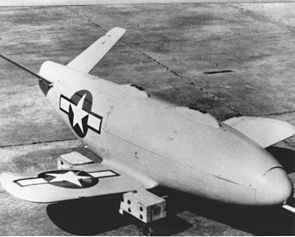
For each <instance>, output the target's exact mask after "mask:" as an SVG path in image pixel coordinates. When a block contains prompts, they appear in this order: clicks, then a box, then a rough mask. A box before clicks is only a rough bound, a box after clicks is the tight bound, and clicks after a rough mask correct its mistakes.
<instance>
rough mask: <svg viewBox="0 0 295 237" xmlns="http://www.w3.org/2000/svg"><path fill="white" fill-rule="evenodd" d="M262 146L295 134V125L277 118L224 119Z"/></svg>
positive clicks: (267, 145) (226, 122)
mask: <svg viewBox="0 0 295 237" xmlns="http://www.w3.org/2000/svg"><path fill="white" fill-rule="evenodd" d="M223 122H224V123H225V124H227V125H229V126H231V127H232V128H234V129H236V130H238V131H239V132H241V133H243V134H244V135H246V136H247V137H249V138H251V139H252V140H254V141H255V142H256V143H258V144H259V145H261V146H262V147H264V148H265V147H269V146H271V145H274V144H276V143H278V142H280V141H283V140H285V139H287V138H289V137H291V136H293V135H294V133H295V129H294V127H293V125H291V124H289V123H287V122H283V121H279V120H276V119H269V118H259V117H233V118H230V119H228V120H225V121H223Z"/></svg>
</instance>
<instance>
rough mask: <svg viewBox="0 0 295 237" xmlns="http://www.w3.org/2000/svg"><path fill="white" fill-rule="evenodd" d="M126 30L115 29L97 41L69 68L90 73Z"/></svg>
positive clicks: (75, 59)
mask: <svg viewBox="0 0 295 237" xmlns="http://www.w3.org/2000/svg"><path fill="white" fill-rule="evenodd" d="M125 31H126V30H125V29H123V28H119V27H115V28H113V29H111V30H110V31H108V32H107V33H106V34H105V35H104V36H102V37H101V38H99V39H98V40H97V41H95V42H94V43H93V44H92V45H90V46H89V47H88V48H87V49H85V50H84V51H83V52H82V53H81V54H79V55H78V56H77V57H76V58H74V59H73V60H72V61H71V62H70V63H69V64H68V65H67V66H68V67H69V68H71V69H74V70H76V71H80V72H84V73H88V72H90V71H91V70H92V68H93V67H94V66H95V65H96V64H97V63H98V62H99V61H100V60H101V59H102V58H103V57H104V56H105V55H106V53H107V52H108V51H109V50H110V49H111V48H112V47H113V46H114V45H115V43H116V42H117V41H118V40H119V39H120V38H121V37H122V36H123V34H124V33H125Z"/></svg>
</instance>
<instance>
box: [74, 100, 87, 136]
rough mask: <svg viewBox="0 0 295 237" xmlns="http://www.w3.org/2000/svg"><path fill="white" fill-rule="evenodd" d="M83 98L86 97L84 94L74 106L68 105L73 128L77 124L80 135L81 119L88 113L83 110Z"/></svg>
mask: <svg viewBox="0 0 295 237" xmlns="http://www.w3.org/2000/svg"><path fill="white" fill-rule="evenodd" d="M85 97H86V94H84V95H83V97H82V98H81V99H80V100H79V102H78V104H77V105H74V104H71V105H70V106H71V108H72V110H73V127H75V126H76V124H78V126H79V127H80V129H81V131H82V133H84V129H83V124H82V119H83V118H85V117H86V116H87V115H88V113H87V112H85V111H84V110H83V104H84V100H85Z"/></svg>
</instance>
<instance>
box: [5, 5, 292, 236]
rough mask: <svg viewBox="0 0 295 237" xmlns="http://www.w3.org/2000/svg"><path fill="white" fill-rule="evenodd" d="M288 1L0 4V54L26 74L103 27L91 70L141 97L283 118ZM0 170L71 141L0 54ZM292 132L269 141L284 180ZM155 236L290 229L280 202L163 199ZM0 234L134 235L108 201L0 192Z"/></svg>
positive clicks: (27, 169)
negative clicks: (164, 214) (108, 41)
mask: <svg viewBox="0 0 295 237" xmlns="http://www.w3.org/2000/svg"><path fill="white" fill-rule="evenodd" d="M294 11H295V4H283V3H281V4H233V5H231V4H173V5H167V4H163V5H161V4H157V5H126V6H122V5H121V6H119V5H109V6H102V5H99V6H83V7H81V6H79V7H78V6H60V7H34V8H25V7H17V8H11V7H2V8H0V22H1V25H0V49H1V53H3V54H5V55H7V56H9V57H11V58H12V59H14V60H16V61H18V62H20V63H22V64H23V65H25V66H27V67H29V68H31V69H32V70H34V71H36V72H37V71H38V69H39V67H40V65H41V63H42V62H43V61H45V60H47V59H50V60H54V61H56V62H59V63H67V62H69V61H70V60H71V59H72V58H73V57H75V56H76V55H77V54H78V53H79V52H80V51H82V50H83V49H84V48H86V47H87V46H88V45H89V44H91V43H92V42H93V41H95V40H96V39H97V38H98V37H100V36H101V35H103V34H104V32H105V31H106V30H109V29H110V28H112V27H114V26H120V27H124V28H126V29H127V33H126V34H125V35H124V37H123V38H122V41H121V42H120V43H119V44H117V45H116V46H115V47H114V48H113V49H112V51H111V52H110V53H109V54H108V55H107V56H106V57H105V58H104V59H103V60H102V61H101V62H100V64H99V65H97V66H96V68H95V69H94V71H93V72H92V73H93V74H95V75H99V76H100V77H102V78H105V79H107V80H110V81H114V82H117V83H120V84H126V83H136V84H138V85H140V86H142V87H144V88H145V89H146V90H147V91H148V92H150V93H151V94H152V96H155V97H158V98H161V99H163V100H167V101H170V102H172V103H175V104H177V105H183V106H195V107H197V108H200V109H203V110H207V111H209V112H210V113H212V114H213V115H215V116H216V117H217V118H219V119H220V120H223V119H225V118H228V117H231V116H234V115H235V114H237V113H238V112H240V113H242V114H244V115H255V116H265V117H274V118H277V119H281V120H285V121H289V122H290V123H292V124H293V125H295V99H294V98H295V96H294V95H295V82H294V75H295V73H294V72H295V69H294V65H295V46H294V45H295V31H294V26H295V15H294ZM0 85H1V86H0V101H1V103H0V114H1V116H0V172H3V171H12V172H17V173H31V172H33V171H41V170H47V169H54V168H55V167H56V157H57V156H58V155H59V154H63V153H65V152H69V151H71V150H75V149H80V150H81V149H83V148H82V145H81V144H80V143H79V142H78V141H77V140H75V139H74V136H73V135H72V133H71V132H70V130H69V129H68V128H67V127H66V126H65V124H64V123H63V122H62V121H61V120H60V119H59V118H58V117H57V116H56V114H55V112H54V111H53V109H52V108H51V107H50V105H49V103H48V102H47V101H46V99H45V98H44V97H43V95H42V93H41V91H40V90H39V88H38V86H37V82H36V80H35V79H34V78H32V77H31V76H30V75H28V74H27V73H25V72H23V71H21V70H19V69H18V68H16V67H15V66H13V65H11V64H9V63H7V62H4V61H3V60H0ZM294 149H295V138H291V139H288V140H287V141H285V142H281V143H280V144H278V145H277V146H276V147H272V148H270V152H272V154H274V155H275V156H276V157H277V158H278V159H279V161H280V162H281V163H282V164H283V165H284V166H285V168H286V170H287V171H288V173H289V175H290V178H291V179H292V181H293V183H295V161H294V158H295V153H294V151H293V150H294ZM171 196H172V198H171V201H170V203H169V207H170V209H171V212H170V216H169V218H168V220H166V221H165V222H163V223H158V224H157V225H156V226H155V228H156V230H157V231H158V234H173V235H178V234H179V235H247V234H254V235H258V234H262V235H269V234H271V235H280V234H289V235H294V234H295V226H294V215H292V214H290V213H288V212H286V211H284V210H282V209H280V208H256V209H252V208H242V207H233V206H226V205H224V204H220V203H215V202H210V201H207V200H202V199H199V198H197V197H191V196H187V195H184V194H179V193H176V194H172V195H171ZM0 200H1V204H0V235H68V234H76V235H77V234H91V235H92V234H97V235H100V234H101V235H134V234H138V232H137V228H136V225H135V223H134V222H133V221H132V220H125V219H123V218H122V217H120V216H119V215H117V214H116V212H117V210H116V209H115V207H116V205H112V203H113V202H112V201H113V200H110V199H91V200H88V201H83V202H70V203H62V204H54V205H49V206H47V205H40V204H33V203H28V202H25V201H22V200H18V199H16V198H13V197H11V196H10V195H8V194H7V193H6V192H4V190H3V189H2V187H0Z"/></svg>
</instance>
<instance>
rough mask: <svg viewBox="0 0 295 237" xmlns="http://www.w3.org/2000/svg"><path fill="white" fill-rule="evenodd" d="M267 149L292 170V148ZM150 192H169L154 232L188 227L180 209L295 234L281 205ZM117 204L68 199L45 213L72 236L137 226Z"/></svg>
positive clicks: (293, 219)
mask: <svg viewBox="0 0 295 237" xmlns="http://www.w3.org/2000/svg"><path fill="white" fill-rule="evenodd" d="M267 150H268V152H270V153H271V154H272V155H273V156H274V157H275V158H276V159H277V160H278V161H279V162H280V163H281V164H282V166H283V167H284V168H285V170H286V171H287V172H288V173H293V172H295V151H293V150H290V149H286V148H280V147H269V148H267ZM152 191H153V192H154V193H155V194H158V195H160V196H165V195H168V199H167V207H168V216H167V218H165V219H164V220H160V221H157V222H155V223H153V224H152V228H153V229H154V234H155V235H175V234H177V233H180V232H182V231H184V230H187V229H189V228H190V227H191V226H192V224H190V223H189V222H187V221H186V220H184V219H182V218H180V217H178V216H176V214H177V213H180V212H182V211H189V212H192V213H195V214H196V215H198V216H202V217H206V218H208V219H210V220H214V221H217V222H220V223H223V224H225V225H228V226H230V227H232V228H234V229H238V230H241V231H245V232H247V233H251V234H254V235H295V216H294V215H293V214H291V213H289V212H288V211H286V210H283V209H282V208H281V207H241V206H235V205H227V204H223V203H219V202H215V201H212V200H207V199H203V198H200V197H196V196H193V195H189V194H185V193H182V192H177V191H175V190H170V189H167V188H156V189H154V190H152ZM293 201H294V200H293ZM119 203H120V199H119V198H118V197H117V196H105V197H96V198H87V199H82V200H75V201H67V202H61V203H56V204H51V205H48V207H47V214H48V216H49V218H50V219H51V220H52V222H53V223H54V224H55V225H56V226H58V227H59V228H60V229H62V230H64V231H66V232H68V233H71V234H75V235H94V234H100V233H104V232H107V231H111V230H114V229H118V228H120V227H123V226H126V225H130V224H135V225H139V224H138V222H137V221H136V220H135V219H133V218H129V217H127V216H122V215H120V214H119V213H118V210H119ZM200 231H201V230H200ZM139 234H140V232H138V235H139Z"/></svg>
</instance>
